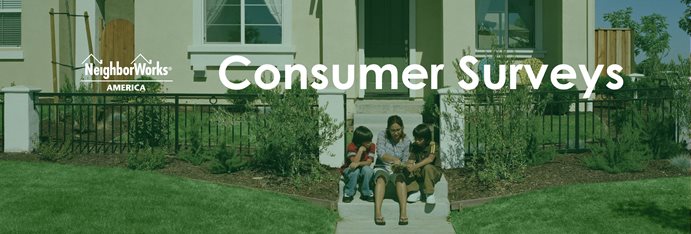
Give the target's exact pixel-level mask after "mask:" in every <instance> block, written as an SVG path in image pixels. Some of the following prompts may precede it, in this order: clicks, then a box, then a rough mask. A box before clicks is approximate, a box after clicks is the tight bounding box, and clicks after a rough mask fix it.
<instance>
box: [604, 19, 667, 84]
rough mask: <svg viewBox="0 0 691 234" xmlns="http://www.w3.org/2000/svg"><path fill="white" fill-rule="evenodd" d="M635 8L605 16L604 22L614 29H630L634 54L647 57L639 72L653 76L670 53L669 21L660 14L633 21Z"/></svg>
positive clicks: (640, 65)
mask: <svg viewBox="0 0 691 234" xmlns="http://www.w3.org/2000/svg"><path fill="white" fill-rule="evenodd" d="M632 13H633V8H631V7H627V8H626V9H621V10H618V11H614V12H610V13H607V14H605V15H604V17H603V18H604V20H605V21H607V22H609V23H610V24H611V26H612V27H614V28H630V29H631V31H632V34H633V38H634V54H635V55H636V56H637V55H639V54H641V53H644V54H645V55H646V57H647V58H646V59H645V60H643V61H642V62H641V63H640V64H639V71H640V72H642V73H644V74H646V75H652V73H653V71H655V70H658V67H660V66H661V63H660V59H661V58H662V57H664V56H665V55H666V53H667V52H668V51H669V41H670V38H671V36H670V34H669V33H668V32H667V27H668V24H667V19H666V18H665V17H664V16H662V15H660V14H651V15H647V16H643V17H641V22H640V23H639V22H636V21H634V20H633V19H632V17H631V14H632Z"/></svg>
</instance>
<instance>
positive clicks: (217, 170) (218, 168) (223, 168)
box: [209, 145, 247, 174]
mask: <svg viewBox="0 0 691 234" xmlns="http://www.w3.org/2000/svg"><path fill="white" fill-rule="evenodd" d="M246 165H247V161H246V160H245V159H244V158H243V157H241V156H240V155H237V154H236V153H235V151H228V148H226V146H225V145H221V146H219V147H218V150H217V151H216V153H214V156H213V160H212V161H211V164H210V165H209V171H210V172H211V173H212V174H222V173H231V172H236V171H239V170H242V169H243V168H245V166H246Z"/></svg>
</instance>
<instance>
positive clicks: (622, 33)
mask: <svg viewBox="0 0 691 234" xmlns="http://www.w3.org/2000/svg"><path fill="white" fill-rule="evenodd" d="M633 40H634V38H633V34H632V33H631V30H630V29H628V28H612V29H596V30H595V65H596V66H597V65H599V64H603V65H605V66H609V65H612V64H619V65H621V66H622V67H623V68H624V70H623V71H622V73H623V74H631V73H632V72H633V71H635V69H634V56H633Z"/></svg>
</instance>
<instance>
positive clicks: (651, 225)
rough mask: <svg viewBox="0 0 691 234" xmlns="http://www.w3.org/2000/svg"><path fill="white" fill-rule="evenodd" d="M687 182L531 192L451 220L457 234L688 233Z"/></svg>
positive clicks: (456, 214) (466, 211)
mask: <svg viewBox="0 0 691 234" xmlns="http://www.w3.org/2000/svg"><path fill="white" fill-rule="evenodd" d="M690 186H691V185H690V183H689V177H678V178H665V179H653V180H643V181H629V182H615V183H599V184H584V185H574V186H567V187H559V188H553V189H546V190H540V191H534V192H529V193H526V194H522V195H518V196H515V197H508V198H503V199H499V200H497V201H494V202H491V203H488V204H485V205H481V206H478V207H471V208H466V209H463V210H462V211H460V212H454V213H453V214H452V215H451V222H452V223H453V225H454V227H455V229H456V231H457V232H459V233H594V232H600V233H689V231H691V230H690V225H691V223H690V222H689V220H690V219H691V215H690V214H691V213H690V212H691V210H690V203H691V198H690V190H691V188H690Z"/></svg>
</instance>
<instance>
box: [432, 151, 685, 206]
mask: <svg viewBox="0 0 691 234" xmlns="http://www.w3.org/2000/svg"><path fill="white" fill-rule="evenodd" d="M587 155H588V154H569V155H561V156H557V157H556V158H555V159H554V160H553V161H551V162H549V163H545V164H542V165H538V166H533V167H529V168H528V170H527V173H526V176H525V178H523V179H522V180H521V181H519V182H514V183H500V184H498V185H496V186H494V187H492V188H487V187H484V186H480V185H478V184H477V183H476V182H474V181H472V179H470V174H471V173H470V172H469V171H468V170H466V169H454V170H447V171H446V172H445V176H446V179H447V180H448V181H449V187H450V188H449V200H451V201H460V200H468V199H476V198H484V197H495V196H504V195H511V194H518V193H523V192H527V191H531V190H536V189H543V188H549V187H556V186H562V185H570V184H584V183H599V182H611V181H627V180H642V179H652V178H662V177H678V176H689V173H684V172H681V171H680V170H679V169H677V168H675V167H673V166H671V165H670V164H669V162H668V161H667V160H653V161H651V162H650V163H649V164H648V168H647V169H646V170H644V171H643V172H636V173H619V174H609V173H607V172H604V171H599V170H591V169H588V168H587V167H585V166H584V165H583V163H582V162H581V158H582V157H585V156H587Z"/></svg>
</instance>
